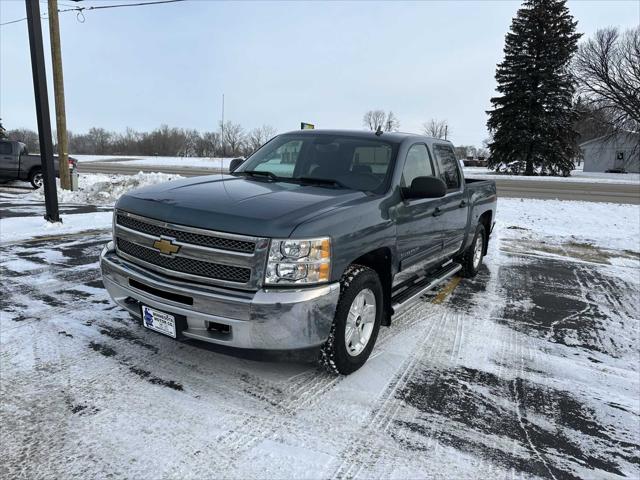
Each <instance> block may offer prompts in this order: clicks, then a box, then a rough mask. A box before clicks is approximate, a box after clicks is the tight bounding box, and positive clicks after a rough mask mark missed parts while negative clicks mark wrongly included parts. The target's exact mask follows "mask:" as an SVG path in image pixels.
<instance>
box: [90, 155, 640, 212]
mask: <svg viewBox="0 0 640 480" xmlns="http://www.w3.org/2000/svg"><path fill="white" fill-rule="evenodd" d="M78 169H79V172H80V173H113V174H125V175H133V174H136V173H138V172H139V171H141V170H142V171H153V172H164V173H171V174H178V175H184V176H187V177H192V176H197V175H211V174H212V173H218V172H220V169H217V168H201V167H199V168H196V167H178V166H158V167H153V166H152V167H149V166H146V165H127V163H126V162H125V161H122V162H88V163H80V164H78ZM496 186H497V189H498V195H499V196H502V197H512V198H540V199H559V200H580V201H587V202H612V203H629V204H635V205H638V204H640V184H631V183H627V184H616V183H596V182H593V183H591V182H589V183H587V182H572V181H570V180H528V179H525V178H522V179H517V180H513V179H497V180H496Z"/></svg>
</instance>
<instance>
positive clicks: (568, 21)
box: [487, 0, 581, 175]
mask: <svg viewBox="0 0 640 480" xmlns="http://www.w3.org/2000/svg"><path fill="white" fill-rule="evenodd" d="M576 25H577V22H575V21H574V20H573V17H572V16H571V14H570V13H569V9H568V8H567V7H566V5H565V0H527V1H525V2H524V4H523V5H522V7H521V8H520V10H518V13H517V14H516V17H515V18H514V19H513V22H512V24H511V31H510V32H509V33H507V35H506V38H505V47H504V60H503V61H502V63H500V64H498V68H497V69H496V81H497V83H498V87H497V91H498V93H499V94H500V96H498V97H494V98H492V99H491V104H492V105H493V110H490V111H488V112H487V113H488V114H489V120H488V122H487V127H488V128H489V131H490V132H491V134H492V137H493V139H492V141H491V142H490V143H489V148H490V150H491V157H490V159H489V167H490V168H492V169H500V168H504V169H506V170H508V171H510V172H512V173H524V174H525V175H534V172H536V171H539V172H540V173H543V174H549V175H559V174H568V173H569V172H570V171H571V170H572V169H573V168H574V160H573V159H574V158H575V157H576V155H577V153H578V147H577V143H576V139H577V133H576V132H575V130H574V128H573V122H574V120H575V115H574V111H573V108H572V99H573V96H574V92H575V87H574V82H573V79H572V76H571V72H570V69H569V67H570V62H571V58H572V56H573V54H574V53H575V51H576V50H577V43H578V39H579V38H580V36H581V34H579V33H576Z"/></svg>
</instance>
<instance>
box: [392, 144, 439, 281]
mask: <svg viewBox="0 0 640 480" xmlns="http://www.w3.org/2000/svg"><path fill="white" fill-rule="evenodd" d="M435 175H436V170H435V168H434V166H433V162H432V160H431V156H430V154H429V150H428V149H427V146H426V145H425V144H424V143H416V144H414V145H412V146H411V147H410V148H409V150H408V152H407V157H406V160H405V163H404V167H403V170H402V179H401V181H400V186H401V187H402V188H404V187H406V186H409V185H411V182H412V181H413V179H414V178H416V177H424V176H435ZM439 200H440V199H430V198H413V199H409V200H402V201H401V202H400V204H399V205H398V208H397V210H396V231H397V249H398V256H399V258H400V273H399V274H398V275H396V278H395V279H394V284H397V283H399V282H401V281H403V280H406V279H408V278H409V277H411V276H412V275H413V274H414V273H416V272H418V271H420V270H422V269H424V268H428V267H429V266H431V265H433V264H434V263H436V262H437V261H438V260H439V258H440V257H441V255H442V240H441V238H440V237H441V235H440V234H439V232H438V225H437V223H438V222H439V218H438V217H434V215H433V214H434V211H435V209H436V206H437V203H438V201H439Z"/></svg>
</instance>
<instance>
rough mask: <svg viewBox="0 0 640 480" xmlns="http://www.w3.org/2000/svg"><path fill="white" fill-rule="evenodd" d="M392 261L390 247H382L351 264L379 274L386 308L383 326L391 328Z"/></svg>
mask: <svg viewBox="0 0 640 480" xmlns="http://www.w3.org/2000/svg"><path fill="white" fill-rule="evenodd" d="M391 260H392V253H391V249H390V248H389V247H380V248H376V249H375V250H371V251H369V252H367V253H365V254H364V255H361V256H359V257H358V258H356V259H354V260H353V261H352V262H351V264H350V265H353V264H357V265H362V266H365V267H369V268H370V269H372V270H374V271H375V272H376V273H377V274H378V277H379V278H380V283H381V284H382V295H383V298H382V301H383V306H384V307H383V308H384V312H383V313H384V315H383V316H382V325H385V326H389V325H390V324H391V284H392V281H393V278H392V273H391Z"/></svg>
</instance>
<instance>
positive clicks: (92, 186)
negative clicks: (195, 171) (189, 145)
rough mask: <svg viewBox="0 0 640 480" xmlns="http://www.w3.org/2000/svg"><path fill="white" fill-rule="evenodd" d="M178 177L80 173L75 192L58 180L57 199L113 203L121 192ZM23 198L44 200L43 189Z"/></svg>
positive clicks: (102, 203)
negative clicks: (62, 186)
mask: <svg viewBox="0 0 640 480" xmlns="http://www.w3.org/2000/svg"><path fill="white" fill-rule="evenodd" d="M180 178H183V177H182V176H181V175H173V174H167V173H143V172H139V173H137V174H135V175H106V174H100V173H92V174H82V175H80V177H79V180H78V190H77V191H75V192H71V191H68V190H62V189H61V188H60V181H59V180H58V201H59V202H60V203H82V204H87V203H88V204H93V205H113V204H114V203H115V202H116V200H118V198H120V196H121V195H122V194H124V193H126V192H128V191H129V190H133V189H135V188H140V187H146V186H147V185H154V184H156V183H162V182H168V181H170V180H177V179H180ZM25 198H30V199H33V200H41V201H44V189H42V188H41V189H39V190H36V191H35V192H33V193H30V194H28V195H26V196H25Z"/></svg>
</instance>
